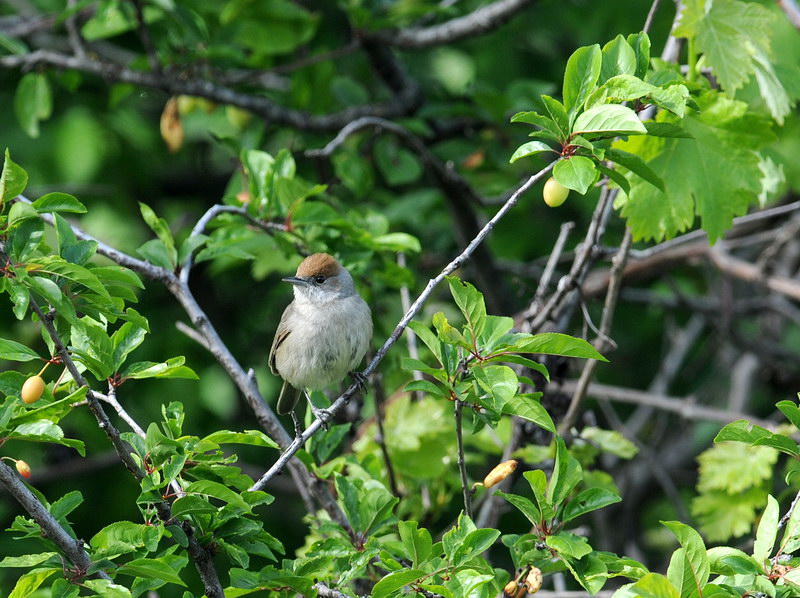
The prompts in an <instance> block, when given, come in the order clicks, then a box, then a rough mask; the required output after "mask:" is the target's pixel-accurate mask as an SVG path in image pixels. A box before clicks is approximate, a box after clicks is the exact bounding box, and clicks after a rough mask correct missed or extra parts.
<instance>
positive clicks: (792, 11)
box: [778, 0, 800, 29]
mask: <svg viewBox="0 0 800 598" xmlns="http://www.w3.org/2000/svg"><path fill="white" fill-rule="evenodd" d="M778 6H780V7H781V10H783V12H784V13H786V18H787V19H789V21H790V22H791V24H792V25H794V26H795V27H797V28H798V29H800V6H798V4H797V2H796V1H795V0H778Z"/></svg>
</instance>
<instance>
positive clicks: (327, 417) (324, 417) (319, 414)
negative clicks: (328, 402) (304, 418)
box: [308, 401, 333, 431]
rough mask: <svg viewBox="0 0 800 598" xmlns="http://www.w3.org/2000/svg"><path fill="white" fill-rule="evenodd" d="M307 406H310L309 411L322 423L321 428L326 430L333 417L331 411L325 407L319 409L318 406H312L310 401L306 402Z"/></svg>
mask: <svg viewBox="0 0 800 598" xmlns="http://www.w3.org/2000/svg"><path fill="white" fill-rule="evenodd" d="M308 406H309V407H310V408H311V413H313V414H314V417H316V418H317V419H318V420H319V421H320V423H321V424H322V429H323V430H325V431H327V430H328V425H329V424H330V423H331V420H332V419H333V416H332V415H331V412H330V411H328V410H327V409H319V408H318V407H314V404H313V403H312V402H311V401H309V402H308Z"/></svg>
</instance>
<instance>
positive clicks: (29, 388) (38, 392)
mask: <svg viewBox="0 0 800 598" xmlns="http://www.w3.org/2000/svg"><path fill="white" fill-rule="evenodd" d="M43 392H44V379H43V378H42V377H41V376H31V377H30V378H28V379H27V380H25V384H23V385H22V393H21V395H22V402H23V403H27V404H28V405H30V404H31V403H35V402H36V401H38V400H39V399H40V398H41V397H42V393H43Z"/></svg>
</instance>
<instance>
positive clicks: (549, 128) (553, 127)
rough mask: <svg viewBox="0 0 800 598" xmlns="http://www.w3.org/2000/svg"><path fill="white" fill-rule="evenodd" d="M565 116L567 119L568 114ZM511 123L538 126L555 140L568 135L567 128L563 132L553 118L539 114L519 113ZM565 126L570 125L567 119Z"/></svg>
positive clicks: (513, 117)
mask: <svg viewBox="0 0 800 598" xmlns="http://www.w3.org/2000/svg"><path fill="white" fill-rule="evenodd" d="M553 101H555V100H553ZM562 110H563V107H562ZM564 116H565V117H566V112H564ZM511 122H512V123H528V124H529V125H536V126H537V127H540V128H541V129H542V131H545V132H546V133H548V135H549V137H550V138H551V139H553V140H559V139H563V138H565V137H566V133H567V130H566V127H565V129H563V130H562V129H561V128H560V127H559V125H558V124H557V123H556V121H554V120H553V119H552V118H549V117H547V116H543V115H541V114H539V113H538V112H518V113H517V114H515V115H514V116H512V117H511ZM564 124H568V122H567V121H566V119H565V123H564ZM548 149H550V147H549V146H548ZM517 151H519V150H517ZM515 154H516V152H515Z"/></svg>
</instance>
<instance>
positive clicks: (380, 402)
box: [372, 373, 402, 498]
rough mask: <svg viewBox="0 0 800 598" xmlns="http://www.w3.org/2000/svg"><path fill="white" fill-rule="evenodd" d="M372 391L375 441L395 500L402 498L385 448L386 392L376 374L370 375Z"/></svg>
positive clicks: (390, 459) (379, 377)
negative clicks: (384, 410) (375, 429)
mask: <svg viewBox="0 0 800 598" xmlns="http://www.w3.org/2000/svg"><path fill="white" fill-rule="evenodd" d="M372 390H373V395H374V398H375V422H376V423H377V427H378V433H377V434H376V438H375V441H376V442H377V443H378V446H379V447H381V454H382V455H383V464H384V465H385V466H386V475H387V477H388V478H389V488H390V489H391V490H392V494H394V495H395V496H396V497H397V498H402V497H401V496H400V490H399V488H398V487H397V478H396V477H395V475H394V466H393V465H392V458H391V456H390V455H389V449H388V448H387V447H386V430H385V429H384V427H383V406H384V404H385V403H386V392H385V391H384V386H383V376H381V375H380V374H378V373H375V374H373V375H372Z"/></svg>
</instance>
